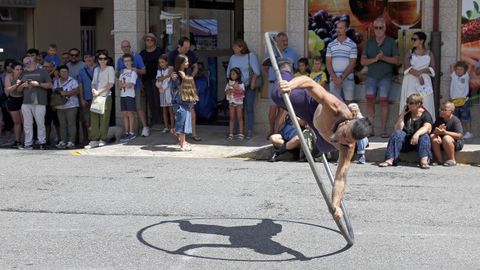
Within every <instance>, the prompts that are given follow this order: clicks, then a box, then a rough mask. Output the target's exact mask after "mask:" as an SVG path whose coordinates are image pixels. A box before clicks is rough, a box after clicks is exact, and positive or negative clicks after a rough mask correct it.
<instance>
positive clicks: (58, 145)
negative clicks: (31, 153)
mask: <svg viewBox="0 0 480 270" xmlns="http://www.w3.org/2000/svg"><path fill="white" fill-rule="evenodd" d="M55 147H57V148H58V149H65V148H66V147H67V144H66V143H65V142H63V141H60V142H58V144H57V145H55Z"/></svg>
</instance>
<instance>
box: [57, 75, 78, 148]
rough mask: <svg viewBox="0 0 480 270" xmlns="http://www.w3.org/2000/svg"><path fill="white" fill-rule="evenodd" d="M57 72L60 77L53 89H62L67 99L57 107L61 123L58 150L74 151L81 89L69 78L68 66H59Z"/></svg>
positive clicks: (75, 81) (61, 91) (61, 92)
mask: <svg viewBox="0 0 480 270" xmlns="http://www.w3.org/2000/svg"><path fill="white" fill-rule="evenodd" d="M57 70H58V73H59V75H60V77H59V78H58V79H56V80H55V81H54V82H53V89H58V88H61V90H60V94H61V95H62V96H64V97H67V102H66V103H65V104H63V105H60V106H56V107H55V109H56V110H57V116H58V121H59V123H60V142H58V144H57V148H59V149H65V148H68V149H73V148H75V140H76V136H77V113H78V107H79V106H80V103H79V102H78V96H77V95H78V94H79V93H80V88H79V87H78V82H77V80H75V79H74V78H72V77H70V76H68V67H67V66H59V67H58V68H57Z"/></svg>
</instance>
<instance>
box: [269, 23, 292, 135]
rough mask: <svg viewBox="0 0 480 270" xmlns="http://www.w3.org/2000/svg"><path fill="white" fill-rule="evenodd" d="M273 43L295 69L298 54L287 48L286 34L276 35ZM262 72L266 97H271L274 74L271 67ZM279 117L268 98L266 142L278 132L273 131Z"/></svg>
mask: <svg viewBox="0 0 480 270" xmlns="http://www.w3.org/2000/svg"><path fill="white" fill-rule="evenodd" d="M275 41H276V42H277V48H278V49H279V50H280V52H281V53H282V57H283V58H285V59H288V60H290V62H291V63H292V64H293V68H294V69H296V68H297V63H298V54H297V52H296V51H295V50H294V49H293V48H290V47H288V36H287V33H285V32H280V33H278V34H277V36H276V37H275ZM264 72H268V82H269V83H268V92H269V95H268V96H269V97H271V96H272V92H276V91H277V86H278V82H276V81H275V80H276V78H275V72H274V71H273V68H272V67H270V68H268V69H267V67H265V68H264ZM280 115H281V112H280V107H279V106H278V105H277V104H275V102H273V100H272V99H271V98H270V106H269V109H268V122H269V124H270V133H269V134H268V137H267V140H268V139H269V137H270V135H272V134H275V133H278V130H275V123H276V121H277V118H278V117H280Z"/></svg>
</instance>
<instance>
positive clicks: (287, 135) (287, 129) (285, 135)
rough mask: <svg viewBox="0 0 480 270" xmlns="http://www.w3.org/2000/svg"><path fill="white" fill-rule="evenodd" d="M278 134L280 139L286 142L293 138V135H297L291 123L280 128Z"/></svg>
mask: <svg viewBox="0 0 480 270" xmlns="http://www.w3.org/2000/svg"><path fill="white" fill-rule="evenodd" d="M280 135H282V139H283V140H284V141H285V142H288V141H290V140H291V139H293V137H295V136H297V130H296V129H295V127H294V126H293V125H290V124H286V125H285V126H283V128H282V129H281V130H280Z"/></svg>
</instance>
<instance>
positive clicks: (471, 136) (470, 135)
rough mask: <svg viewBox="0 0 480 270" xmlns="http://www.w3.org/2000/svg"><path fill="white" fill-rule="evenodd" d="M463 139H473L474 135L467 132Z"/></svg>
mask: <svg viewBox="0 0 480 270" xmlns="http://www.w3.org/2000/svg"><path fill="white" fill-rule="evenodd" d="M463 138H464V139H465V140H468V139H471V138H473V134H472V133H470V132H468V131H467V132H465V134H463Z"/></svg>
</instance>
